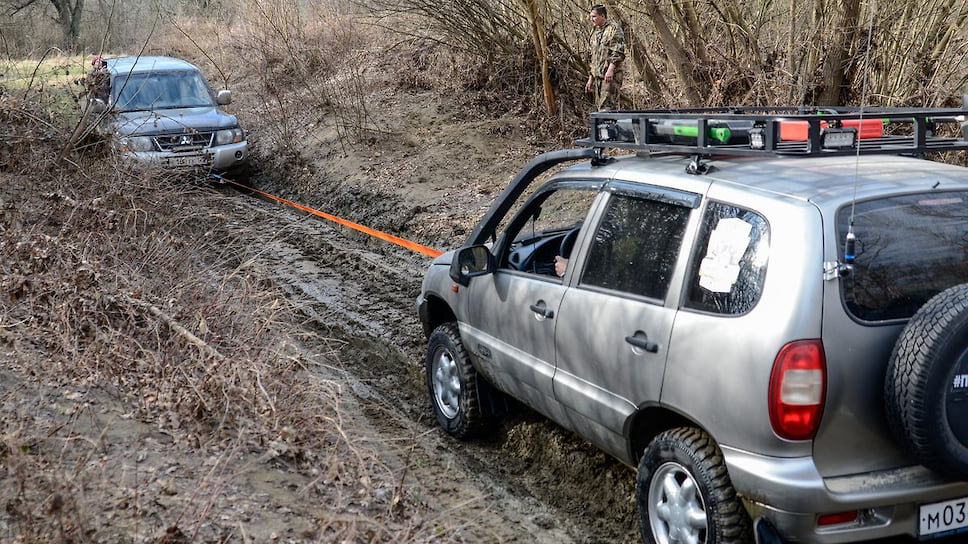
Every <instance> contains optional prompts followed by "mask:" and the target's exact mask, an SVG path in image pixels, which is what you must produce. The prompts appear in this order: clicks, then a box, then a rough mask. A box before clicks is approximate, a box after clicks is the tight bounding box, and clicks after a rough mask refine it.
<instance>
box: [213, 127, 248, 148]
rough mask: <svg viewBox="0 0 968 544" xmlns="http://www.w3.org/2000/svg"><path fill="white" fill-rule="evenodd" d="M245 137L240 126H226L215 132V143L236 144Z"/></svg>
mask: <svg viewBox="0 0 968 544" xmlns="http://www.w3.org/2000/svg"><path fill="white" fill-rule="evenodd" d="M244 139H245V131H244V130H242V128H241V127H235V128H227V129H223V130H220V131H218V132H216V133H215V145H226V144H237V143H239V142H241V141H242V140H244Z"/></svg>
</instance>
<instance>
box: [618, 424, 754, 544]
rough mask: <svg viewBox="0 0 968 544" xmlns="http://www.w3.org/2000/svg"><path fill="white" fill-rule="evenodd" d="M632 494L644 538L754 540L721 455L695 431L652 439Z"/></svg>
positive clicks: (669, 543)
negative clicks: (636, 505) (633, 494)
mask: <svg viewBox="0 0 968 544" xmlns="http://www.w3.org/2000/svg"><path fill="white" fill-rule="evenodd" d="M635 494H636V502H637V503H638V512H639V530H640V532H641V534H642V541H643V542H647V543H649V544H673V543H678V542H699V543H700V544H746V543H747V542H750V541H751V540H752V537H751V533H750V518H749V514H747V513H746V509H745V508H743V504H742V501H741V500H740V498H739V496H738V495H737V494H736V490H735V489H734V488H733V483H732V482H731V481H730V479H729V474H728V473H727V472H726V462H725V461H724V460H723V453H722V451H720V449H719V446H717V445H716V442H715V441H714V440H713V439H712V437H710V436H709V435H708V434H706V433H705V432H704V431H701V430H699V429H696V428H692V427H679V428H676V429H670V430H668V431H665V432H663V433H660V434H659V435H658V436H656V437H655V439H653V440H652V442H651V443H650V444H649V446H648V447H647V448H646V449H645V453H644V454H643V455H642V459H641V461H639V472H638V477H637V478H636V482H635ZM699 514H701V516H700V515H699ZM690 520H691V521H690Z"/></svg>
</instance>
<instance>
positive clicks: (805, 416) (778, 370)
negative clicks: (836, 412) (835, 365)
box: [769, 340, 827, 440]
mask: <svg viewBox="0 0 968 544" xmlns="http://www.w3.org/2000/svg"><path fill="white" fill-rule="evenodd" d="M826 392H827V365H826V360H825V358H824V353H823V343H821V342H820V340H798V341H796V342H790V343H789V344H787V345H785V346H783V348H782V349H780V352H779V353H778V354H777V355H776V360H774V361H773V373H772V375H771V376H770V392H769V404H770V424H771V425H772V426H773V432H775V433H776V434H777V436H779V437H780V438H785V439H787V440H809V439H811V438H813V437H814V436H815V435H816V434H817V429H818V428H819V427H820V417H821V416H822V415H823V405H824V398H825V396H826Z"/></svg>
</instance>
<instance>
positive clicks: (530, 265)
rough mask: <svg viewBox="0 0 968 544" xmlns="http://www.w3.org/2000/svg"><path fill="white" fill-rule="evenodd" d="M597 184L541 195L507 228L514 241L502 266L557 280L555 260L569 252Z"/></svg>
mask: <svg viewBox="0 0 968 544" xmlns="http://www.w3.org/2000/svg"><path fill="white" fill-rule="evenodd" d="M597 194H598V186H597V185H588V186H579V187H568V188H561V189H557V190H555V189H551V190H546V191H542V192H539V193H537V194H536V195H535V197H534V198H533V199H532V200H531V201H530V202H528V203H527V204H526V205H525V207H523V208H522V209H521V211H520V212H519V213H518V215H517V216H516V217H515V219H514V220H513V221H512V222H511V225H510V227H509V228H508V232H507V235H508V236H510V237H511V239H512V240H513V241H512V242H511V243H510V244H509V245H508V249H507V252H506V253H505V254H504V255H503V256H502V258H501V259H500V261H499V262H500V266H501V267H504V268H511V269H513V270H520V271H522V272H529V273H532V274H541V275H546V276H552V277H557V274H555V257H556V256H558V255H561V254H562V252H564V253H566V254H565V255H563V256H564V257H568V255H567V253H569V252H570V250H571V247H570V245H571V244H570V243H571V242H574V240H575V238H576V236H577V233H578V230H579V229H580V228H581V225H582V223H584V221H585V217H586V216H587V215H588V211H589V210H590V209H591V206H592V202H593V201H594V200H595V196H596V195H597Z"/></svg>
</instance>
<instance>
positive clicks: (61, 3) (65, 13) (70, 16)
mask: <svg viewBox="0 0 968 544" xmlns="http://www.w3.org/2000/svg"><path fill="white" fill-rule="evenodd" d="M42 1H43V0H14V1H13V2H12V3H11V4H10V6H11V8H12V9H11V11H10V15H11V16H13V15H16V14H17V13H20V12H21V11H23V10H24V9H26V8H28V7H30V6H32V5H34V4H37V3H39V2H42ZM49 1H50V3H51V5H52V6H54V11H55V12H57V24H58V25H59V26H60V28H61V32H62V33H63V34H64V43H63V45H64V48H65V49H67V50H68V51H73V50H74V48H75V46H76V45H77V38H78V36H80V33H81V15H82V13H83V12H84V0H49Z"/></svg>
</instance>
